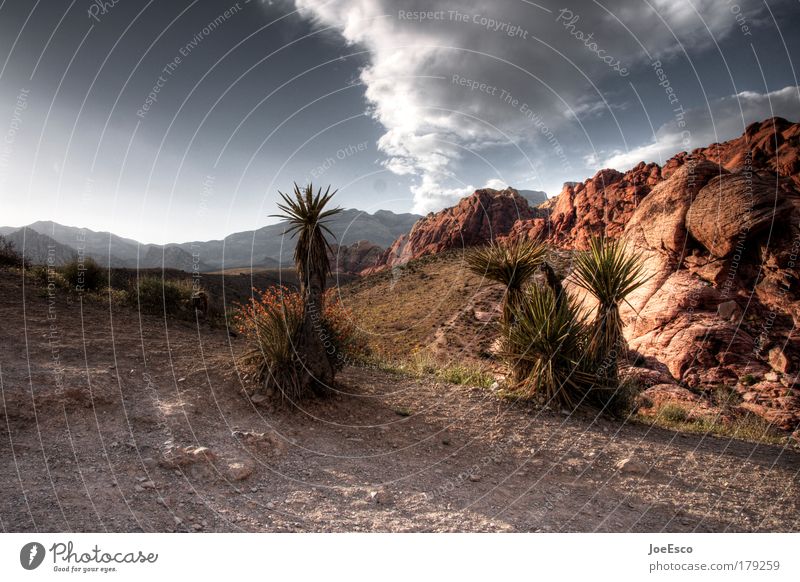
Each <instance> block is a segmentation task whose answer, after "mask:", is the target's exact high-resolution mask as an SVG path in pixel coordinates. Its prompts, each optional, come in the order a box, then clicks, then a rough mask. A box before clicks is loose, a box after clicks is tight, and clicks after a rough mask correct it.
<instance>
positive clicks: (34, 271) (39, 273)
mask: <svg viewBox="0 0 800 582" xmlns="http://www.w3.org/2000/svg"><path fill="white" fill-rule="evenodd" d="M27 273H28V277H30V278H31V279H32V280H33V282H34V283H35V284H36V285H38V286H40V287H49V286H50V285H53V286H54V287H55V288H57V289H69V287H70V285H69V283H68V282H67V280H66V278H64V275H62V274H61V273H60V272H58V270H56V269H55V268H54V267H48V266H46V265H34V266H32V267H30V268H29V269H28V270H27Z"/></svg>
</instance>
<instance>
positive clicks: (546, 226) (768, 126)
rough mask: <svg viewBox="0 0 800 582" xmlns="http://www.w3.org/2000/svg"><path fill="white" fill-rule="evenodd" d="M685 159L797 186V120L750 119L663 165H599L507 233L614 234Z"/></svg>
mask: <svg viewBox="0 0 800 582" xmlns="http://www.w3.org/2000/svg"><path fill="white" fill-rule="evenodd" d="M690 159H691V160H694V161H695V162H699V161H702V160H708V161H709V162H711V163H713V164H714V165H716V166H717V168H718V173H723V171H724V170H728V171H731V170H736V169H743V170H749V169H752V170H759V171H762V172H766V173H775V172H777V173H778V174H779V175H780V176H781V177H783V178H786V179H787V180H789V181H791V182H792V183H793V184H794V186H795V188H800V124H798V123H791V122H789V121H786V120H785V119H782V118H780V117H775V118H772V119H767V120H765V121H762V122H757V123H753V124H750V125H749V126H748V127H747V129H746V130H745V133H744V134H743V135H741V136H740V137H738V138H736V139H732V140H730V141H727V142H725V143H721V144H719V143H717V144H712V145H710V146H708V147H704V148H698V149H695V150H693V151H692V152H691V153H687V152H681V153H679V154H677V155H676V156H673V157H672V158H670V159H669V160H668V161H667V162H666V163H665V164H664V167H663V168H661V167H659V166H658V164H652V163H651V164H645V163H644V162H641V163H639V165H637V166H635V167H634V168H632V169H630V170H628V171H627V172H625V173H620V172H617V171H616V170H608V169H606V170H600V171H599V172H598V173H597V174H596V175H595V176H594V177H592V178H589V179H588V180H586V181H585V182H583V183H577V184H575V183H570V184H566V185H565V187H564V189H563V190H562V191H561V193H560V194H559V195H558V196H557V197H556V198H555V199H554V202H553V203H552V213H551V216H550V221H549V222H548V221H545V220H532V221H525V220H522V221H520V223H519V224H516V225H514V228H513V229H512V236H522V237H526V238H538V237H541V236H546V237H547V238H548V239H550V240H551V241H553V242H554V243H556V244H558V245H559V246H562V247H568V248H577V249H582V248H586V243H587V241H588V239H589V238H590V237H591V236H597V235H600V234H604V235H605V236H609V237H612V238H617V237H619V236H620V235H621V234H622V231H623V230H624V228H625V225H626V224H627V223H628V220H629V219H630V217H631V216H632V215H633V212H634V211H635V210H636V208H637V207H638V205H639V203H640V202H641V201H642V200H643V199H644V198H645V196H647V195H648V194H649V193H650V191H651V190H652V189H653V187H655V186H656V185H657V184H659V183H660V182H662V181H663V180H665V179H667V178H669V177H670V176H671V175H672V174H673V173H674V172H675V171H676V170H677V169H678V168H680V167H682V166H683V165H685V164H686V163H687V162H688V161H689V160H690ZM766 173H765V174H764V175H767V174H766Z"/></svg>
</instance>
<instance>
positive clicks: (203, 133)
mask: <svg viewBox="0 0 800 582" xmlns="http://www.w3.org/2000/svg"><path fill="white" fill-rule="evenodd" d="M799 24H800V4H798V2H796V1H794V0H791V1H790V0H786V1H776V0H767V1H765V2H764V1H762V2H756V1H750V0H738V1H727V0H625V1H623V0H616V1H610V0H602V1H583V0H582V1H571V2H564V1H563V0H560V1H559V2H556V1H555V0H541V1H540V2H532V1H528V0H493V1H489V0H475V1H471V2H467V1H463V0H462V1H436V0H433V1H431V0H429V1H425V2H423V1H421V0H420V1H417V0H401V1H398V0H293V1H291V0H274V1H267V2H262V1H260V0H250V1H245V0H240V1H239V2H232V1H228V0H214V1H199V0H169V1H167V0H160V1H157V0H151V1H146V0H116V1H113V0H112V1H109V0H107V1H106V2H101V1H99V0H91V1H90V0H48V1H47V2H43V1H41V0H36V1H34V0H0V205H2V206H1V207H2V217H0V225H3V226H21V225H23V224H28V223H31V222H33V221H36V220H55V221H57V222H60V223H62V224H67V225H71V226H83V227H87V228H91V229H93V230H102V231H111V232H114V233H116V234H119V235H122V236H126V237H130V238H134V239H137V240H139V241H141V242H147V243H166V242H183V241H188V240H210V239H216V238H222V237H224V236H225V235H227V234H230V233H232V232H237V231H242V230H249V229H253V228H258V227H260V226H263V225H265V224H268V223H271V222H274V221H275V220H276V218H274V217H271V216H270V215H272V214H274V213H275V212H276V211H277V209H276V206H275V204H276V200H277V199H278V192H279V191H282V192H287V191H289V190H291V188H292V185H293V183H294V182H297V183H299V184H301V185H303V184H306V183H308V182H312V183H313V184H314V185H316V186H322V187H323V188H324V187H327V186H328V185H329V184H330V185H332V187H333V188H338V193H337V195H336V198H335V200H336V201H337V202H338V204H339V205H340V206H343V207H347V208H359V209H362V210H365V211H368V212H374V211H376V210H379V209H386V210H392V211H395V212H416V213H420V214H425V213H427V212H431V211H437V210H440V209H442V208H444V207H446V206H450V205H452V204H454V203H455V202H456V201H457V200H458V199H459V198H460V197H462V196H465V195H468V194H469V193H471V192H472V191H473V190H474V189H476V188H480V187H484V186H490V187H505V186H506V185H510V186H512V187H515V188H517V189H527V190H543V191H545V192H547V193H548V195H550V196H553V195H556V194H558V192H559V191H560V190H561V187H562V184H563V183H564V182H565V181H582V180H585V179H587V178H589V177H591V176H592V175H594V174H595V173H596V172H597V171H598V170H599V169H601V168H604V167H613V168H616V169H619V170H621V171H624V170H626V169H628V168H630V167H632V166H634V165H636V164H637V163H638V162H640V161H646V162H651V161H653V162H659V163H660V162H663V161H665V160H666V159H668V158H669V157H670V156H672V155H674V154H675V153H677V152H679V151H682V150H690V149H692V148H694V147H700V146H705V145H708V144H710V143H713V142H718V141H725V140H727V139H731V138H733V137H736V136H737V135H740V134H741V133H742V132H743V131H744V128H745V127H746V126H747V125H748V124H749V123H751V122H753V121H760V120H762V119H766V118H768V117H771V116H774V115H777V116H781V117H785V118H787V119H790V120H792V121H798V120H800V90H799V89H798V80H797V71H796V69H797V67H796V66H795V61H796V59H797V57H798V56H800V37H798V35H797V34H796V33H795V31H796V30H797V29H798V25H799Z"/></svg>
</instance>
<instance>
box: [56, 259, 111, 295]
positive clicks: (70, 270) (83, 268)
mask: <svg viewBox="0 0 800 582" xmlns="http://www.w3.org/2000/svg"><path fill="white" fill-rule="evenodd" d="M61 274H62V275H63V276H64V279H66V281H67V283H68V284H69V287H70V289H72V290H74V291H78V292H79V293H82V292H84V291H99V290H100V289H102V288H103V287H104V286H105V285H106V284H107V283H106V281H107V276H106V271H105V269H103V268H102V267H101V266H100V265H98V264H97V262H96V261H95V260H94V259H92V258H84V259H83V260H79V259H73V260H72V261H70V262H69V263H67V264H66V265H64V266H63V267H62V268H61Z"/></svg>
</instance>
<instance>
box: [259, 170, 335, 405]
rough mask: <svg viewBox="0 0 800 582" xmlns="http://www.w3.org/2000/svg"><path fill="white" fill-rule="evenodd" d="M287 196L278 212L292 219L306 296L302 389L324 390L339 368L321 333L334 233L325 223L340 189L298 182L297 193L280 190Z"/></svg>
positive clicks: (300, 350)
mask: <svg viewBox="0 0 800 582" xmlns="http://www.w3.org/2000/svg"><path fill="white" fill-rule="evenodd" d="M279 194H280V195H281V198H282V199H283V203H282V204H278V208H279V209H280V210H281V211H282V212H283V214H278V215H274V216H277V217H279V218H283V219H285V220H286V221H287V222H288V227H287V229H286V233H287V234H290V235H292V236H293V237H297V245H296V246H295V249H294V264H295V268H296V269H297V278H298V279H299V281H300V295H301V297H302V300H303V316H302V317H303V318H302V323H301V324H300V326H299V328H298V331H297V332H296V337H295V338H293V341H294V349H295V350H296V353H297V356H298V359H299V360H300V362H301V363H302V365H303V367H304V368H305V370H304V371H305V374H304V375H303V376H302V379H301V382H300V387H301V390H300V392H320V391H323V390H324V389H325V387H327V386H329V385H330V384H331V383H332V382H333V378H334V374H335V369H334V367H333V365H332V364H331V362H330V359H329V358H328V356H327V354H326V353H325V347H324V344H323V340H322V338H321V335H323V333H324V332H323V331H322V326H321V321H322V311H323V307H324V305H323V299H324V294H325V283H326V277H327V275H328V273H330V270H331V265H330V259H329V258H328V251H329V250H331V247H330V243H328V240H327V239H326V238H325V235H326V234H328V235H330V236H331V237H332V236H333V233H332V232H331V230H330V229H329V228H328V226H327V225H326V224H325V223H326V221H327V220H328V219H330V218H331V217H332V216H334V215H336V214H338V213H339V212H341V208H330V209H326V206H327V205H328V203H329V202H330V200H331V198H333V196H334V194H336V192H335V191H334V192H331V189H330V186H329V187H328V188H327V189H326V190H325V192H322V189H318V190H317V191H316V193H315V192H314V187H313V185H311V184H309V185H308V186H306V187H305V188H304V189H300V187H299V186H298V185H297V184H295V185H294V192H293V195H291V196H289V195H287V194H284V193H282V192H279Z"/></svg>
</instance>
